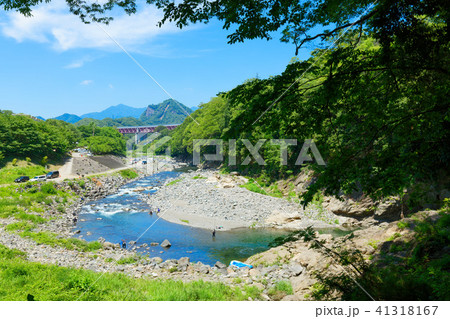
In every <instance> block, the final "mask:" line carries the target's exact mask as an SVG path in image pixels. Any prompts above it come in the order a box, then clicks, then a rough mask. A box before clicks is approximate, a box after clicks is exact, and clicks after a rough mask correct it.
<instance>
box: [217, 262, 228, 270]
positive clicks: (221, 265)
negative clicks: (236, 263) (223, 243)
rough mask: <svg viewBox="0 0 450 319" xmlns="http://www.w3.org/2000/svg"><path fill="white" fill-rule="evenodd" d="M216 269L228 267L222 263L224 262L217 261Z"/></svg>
mask: <svg viewBox="0 0 450 319" xmlns="http://www.w3.org/2000/svg"><path fill="white" fill-rule="evenodd" d="M214 267H216V268H219V269H226V268H227V265H225V264H224V263H222V262H220V261H217V262H216V263H215V264H214Z"/></svg>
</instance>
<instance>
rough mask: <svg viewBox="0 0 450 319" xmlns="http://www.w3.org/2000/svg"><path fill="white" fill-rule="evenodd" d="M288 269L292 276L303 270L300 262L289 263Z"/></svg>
mask: <svg viewBox="0 0 450 319" xmlns="http://www.w3.org/2000/svg"><path fill="white" fill-rule="evenodd" d="M289 270H290V271H291V272H292V274H293V275H294V276H299V275H300V274H301V273H302V272H303V267H302V266H301V265H300V264H293V265H290V267H289Z"/></svg>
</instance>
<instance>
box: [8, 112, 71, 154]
mask: <svg viewBox="0 0 450 319" xmlns="http://www.w3.org/2000/svg"><path fill="white" fill-rule="evenodd" d="M79 136H80V134H79V132H78V131H77V130H76V128H75V127H74V126H73V125H71V124H68V123H65V122H63V121H58V120H49V121H45V122H44V121H36V120H34V119H32V118H31V117H29V116H26V115H18V114H13V113H12V112H11V111H0V153H2V154H3V156H5V157H7V158H13V157H18V158H25V157H30V158H34V159H37V160H40V159H42V158H43V157H45V156H47V157H48V158H49V159H59V158H61V157H62V156H63V155H65V154H66V153H67V152H68V151H69V150H70V149H72V148H73V147H75V143H76V142H77V140H78V139H79Z"/></svg>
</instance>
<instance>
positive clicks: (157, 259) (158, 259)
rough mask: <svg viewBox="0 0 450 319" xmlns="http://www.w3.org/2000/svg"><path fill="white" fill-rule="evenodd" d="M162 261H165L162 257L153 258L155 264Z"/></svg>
mask: <svg viewBox="0 0 450 319" xmlns="http://www.w3.org/2000/svg"><path fill="white" fill-rule="evenodd" d="M162 262H163V260H162V258H161V257H153V258H152V263H154V264H160V263H162Z"/></svg>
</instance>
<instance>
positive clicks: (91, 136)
mask: <svg viewBox="0 0 450 319" xmlns="http://www.w3.org/2000/svg"><path fill="white" fill-rule="evenodd" d="M78 129H79V131H80V132H81V136H82V140H81V142H80V146H85V147H87V148H89V149H90V150H91V152H92V153H94V154H98V155H101V154H117V155H123V154H125V150H126V143H125V138H124V137H123V136H122V134H120V133H119V132H118V131H117V130H116V129H115V128H112V127H97V126H96V125H95V123H94V122H92V123H90V124H89V125H85V126H80V127H79V128H78Z"/></svg>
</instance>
